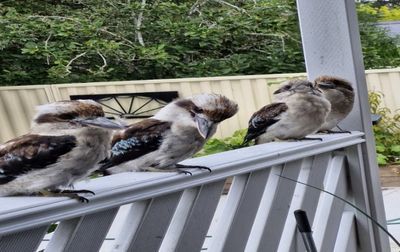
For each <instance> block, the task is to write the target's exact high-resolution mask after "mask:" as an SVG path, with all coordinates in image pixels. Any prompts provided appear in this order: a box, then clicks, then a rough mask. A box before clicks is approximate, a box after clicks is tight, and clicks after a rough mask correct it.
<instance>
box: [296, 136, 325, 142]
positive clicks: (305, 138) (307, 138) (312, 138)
mask: <svg viewBox="0 0 400 252" xmlns="http://www.w3.org/2000/svg"><path fill="white" fill-rule="evenodd" d="M297 140H298V141H301V140H311V141H312V140H318V141H321V142H322V141H323V139H322V138H320V137H303V138H299V139H297Z"/></svg>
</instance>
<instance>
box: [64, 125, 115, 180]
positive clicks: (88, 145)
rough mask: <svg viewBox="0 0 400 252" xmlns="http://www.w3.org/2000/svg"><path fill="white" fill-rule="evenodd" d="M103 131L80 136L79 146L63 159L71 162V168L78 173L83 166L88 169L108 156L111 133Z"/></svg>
mask: <svg viewBox="0 0 400 252" xmlns="http://www.w3.org/2000/svg"><path fill="white" fill-rule="evenodd" d="M101 133H102V134H96V132H94V134H86V135H84V136H80V137H79V138H78V144H77V146H76V147H75V148H74V149H73V150H72V151H71V152H70V153H68V154H67V155H65V156H64V157H63V161H64V162H65V163H68V164H69V166H70V167H71V170H76V171H77V172H78V173H79V172H80V171H81V170H82V168H83V167H84V170H88V169H90V168H91V167H93V166H94V165H95V164H97V163H98V162H100V161H101V160H103V159H105V158H106V157H107V155H108V149H109V144H110V135H109V134H106V133H104V132H101ZM82 171H83V170H82Z"/></svg>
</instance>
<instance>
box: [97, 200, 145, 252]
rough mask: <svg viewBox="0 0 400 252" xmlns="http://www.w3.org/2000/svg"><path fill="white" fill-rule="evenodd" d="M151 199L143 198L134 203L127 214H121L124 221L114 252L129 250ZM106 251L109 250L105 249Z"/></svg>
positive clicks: (113, 248) (113, 247) (114, 245)
mask: <svg viewBox="0 0 400 252" xmlns="http://www.w3.org/2000/svg"><path fill="white" fill-rule="evenodd" d="M150 201H151V200H143V201H139V202H135V203H132V204H131V205H130V207H129V209H128V211H127V213H126V216H121V220H120V221H121V222H123V225H122V227H121V228H120V230H119V232H118V235H117V237H116V239H115V242H114V244H113V246H112V250H111V251H113V252H117V251H127V249H128V246H129V245H130V242H129V241H131V240H132V239H133V236H134V235H135V233H136V232H137V229H138V227H139V225H140V223H141V221H142V219H143V216H144V214H145V213H146V209H147V207H148V205H149V204H150ZM104 252H108V251H107V250H105V251H104Z"/></svg>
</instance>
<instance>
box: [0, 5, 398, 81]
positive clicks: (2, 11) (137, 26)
mask: <svg viewBox="0 0 400 252" xmlns="http://www.w3.org/2000/svg"><path fill="white" fill-rule="evenodd" d="M364 14H365V15H364ZM364 14H363V15H364V16H367V15H366V13H364ZM369 22H370V20H367V21H366V25H362V26H361V36H362V40H363V50H364V55H365V62H366V66H367V67H368V68H372V67H373V68H376V67H387V66H397V65H398V58H400V57H399V53H398V49H397V47H396V45H395V44H394V43H392V41H393V39H391V38H390V37H388V36H387V35H386V34H385V32H384V31H382V30H379V29H378V28H376V27H375V28H374V27H373V26H371V25H367V24H370V23H369ZM396 58H397V59H396ZM0 66H1V67H0V85H15V84H17V85H20V84H25V85H26V84H42V83H68V82H87V81H102V80H105V81H108V80H134V79H157V78H178V77H199V76H219V75H241V74H267V73H290V72H302V71H305V67H304V59H303V54H302V48H301V38H300V32H299V27H298V20H297V12H296V6H295V1H294V0H282V1H279V0H259V1H243V0H229V1H222V0H197V1H195V0H186V1H177V0H175V1H174V0H166V1H157V0H156V1H149V0H147V1H146V0H136V1H134V0H107V1H99V0H86V1H79V0H41V1H39V0H31V1H22V0H15V1H3V2H2V3H1V4H0Z"/></svg>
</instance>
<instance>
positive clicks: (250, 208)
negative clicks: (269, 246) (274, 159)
mask: <svg viewBox="0 0 400 252" xmlns="http://www.w3.org/2000/svg"><path fill="white" fill-rule="evenodd" d="M270 172H271V169H270V168H268V169H267V168H266V169H263V170H260V171H256V172H252V173H250V175H249V177H248V179H247V181H246V185H245V188H244V191H243V193H242V195H241V198H240V202H239V205H238V207H237V209H236V212H235V215H234V217H233V222H232V224H231V226H230V229H229V230H228V234H227V237H226V239H225V244H224V247H223V251H232V252H233V251H244V249H245V247H246V244H247V240H248V237H249V235H250V232H251V228H252V226H253V223H254V219H255V217H256V214H257V210H258V208H259V206H260V202H261V198H262V196H263V192H264V189H265V186H266V184H267V181H268V177H269V176H270Z"/></svg>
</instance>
